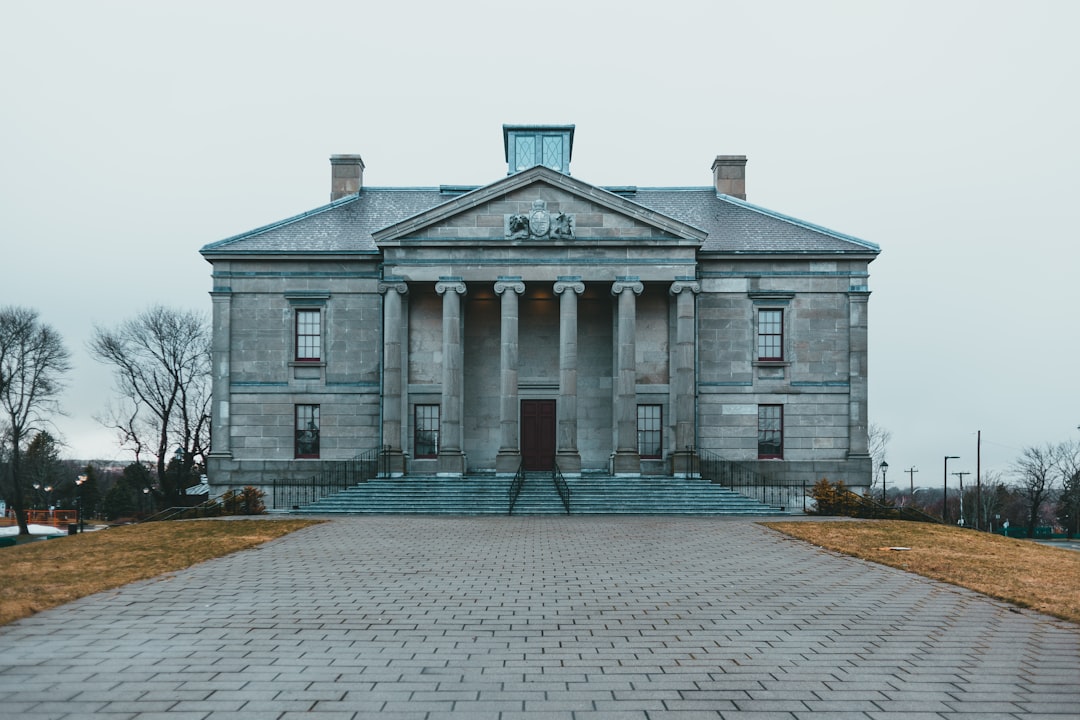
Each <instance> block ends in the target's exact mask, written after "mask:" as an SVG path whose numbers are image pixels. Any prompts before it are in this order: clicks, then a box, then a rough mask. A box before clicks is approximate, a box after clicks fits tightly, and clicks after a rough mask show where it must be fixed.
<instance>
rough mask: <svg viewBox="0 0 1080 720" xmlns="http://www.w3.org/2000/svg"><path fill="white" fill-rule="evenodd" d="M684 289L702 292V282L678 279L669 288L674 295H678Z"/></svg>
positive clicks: (696, 292)
mask: <svg viewBox="0 0 1080 720" xmlns="http://www.w3.org/2000/svg"><path fill="white" fill-rule="evenodd" d="M683 291H689V292H692V293H694V294H695V295H697V294H698V293H699V292H701V283H699V282H698V281H697V280H676V281H675V282H673V283H671V287H670V288H669V289H668V292H669V293H671V294H672V295H678V294H679V293H681V292H683Z"/></svg>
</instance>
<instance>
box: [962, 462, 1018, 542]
mask: <svg viewBox="0 0 1080 720" xmlns="http://www.w3.org/2000/svg"><path fill="white" fill-rule="evenodd" d="M1008 494H1009V491H1008V488H1007V487H1005V483H1004V482H1003V481H1002V479H1001V473H1000V472H998V471H997V470H984V471H983V476H982V492H981V493H976V494H975V495H974V498H973V500H972V503H971V505H972V507H974V508H975V513H976V514H977V516H978V523H979V525H978V527H980V528H982V529H984V530H986V529H989V528H990V527H992V523H991V519H992V518H994V517H995V516H996V515H1000V514H1001V510H1002V508H1003V507H1004V505H1005V498H1006V497H1007V496H1008Z"/></svg>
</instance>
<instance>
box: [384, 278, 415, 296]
mask: <svg viewBox="0 0 1080 720" xmlns="http://www.w3.org/2000/svg"><path fill="white" fill-rule="evenodd" d="M390 291H394V292H397V293H399V294H401V295H406V294H408V292H409V285H408V284H407V283H406V282H405V281H404V280H390V279H387V280H385V281H383V282H380V283H379V294H380V295H385V294H386V293H388V292H390Z"/></svg>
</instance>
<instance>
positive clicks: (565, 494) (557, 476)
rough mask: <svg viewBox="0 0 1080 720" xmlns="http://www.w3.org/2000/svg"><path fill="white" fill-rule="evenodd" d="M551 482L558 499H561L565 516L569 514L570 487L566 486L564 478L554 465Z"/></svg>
mask: <svg viewBox="0 0 1080 720" xmlns="http://www.w3.org/2000/svg"><path fill="white" fill-rule="evenodd" d="M551 481H552V482H553V483H555V491H556V492H558V493H559V497H560V498H562V504H563V507H564V508H566V514H567V515H569V514H570V486H568V485H567V484H566V478H564V477H563V474H562V471H561V470H559V464H558V463H555V464H554V466H553V467H552V468H551Z"/></svg>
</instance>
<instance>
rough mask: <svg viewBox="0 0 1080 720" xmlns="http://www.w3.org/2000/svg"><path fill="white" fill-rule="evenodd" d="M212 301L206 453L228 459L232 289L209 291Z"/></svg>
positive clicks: (229, 451)
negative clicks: (209, 406) (209, 398)
mask: <svg viewBox="0 0 1080 720" xmlns="http://www.w3.org/2000/svg"><path fill="white" fill-rule="evenodd" d="M210 301H211V303H212V308H213V310H212V313H213V316H212V321H213V335H212V337H211V339H210V357H211V363H212V368H213V369H212V372H211V380H210V382H211V386H210V392H211V398H212V404H211V411H210V454H209V456H208V457H209V458H222V459H230V458H232V447H231V446H230V438H231V433H230V420H229V394H230V382H229V374H230V369H229V364H230V350H229V347H230V341H231V338H232V290H230V289H228V288H221V289H215V290H214V291H213V292H211V293H210ZM210 482H211V483H215V484H217V482H218V481H217V479H216V478H214V477H210Z"/></svg>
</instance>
